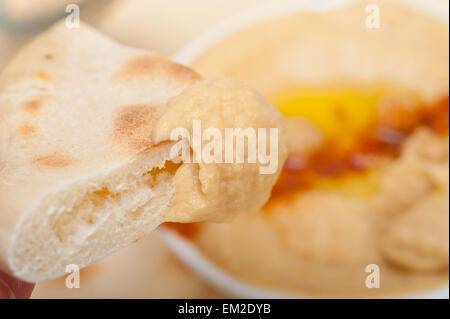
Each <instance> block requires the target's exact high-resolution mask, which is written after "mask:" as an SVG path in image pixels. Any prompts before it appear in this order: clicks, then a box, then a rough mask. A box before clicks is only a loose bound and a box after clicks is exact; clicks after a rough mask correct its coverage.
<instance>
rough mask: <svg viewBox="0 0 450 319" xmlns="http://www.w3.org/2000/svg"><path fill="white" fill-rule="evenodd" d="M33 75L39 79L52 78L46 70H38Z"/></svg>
mask: <svg viewBox="0 0 450 319" xmlns="http://www.w3.org/2000/svg"><path fill="white" fill-rule="evenodd" d="M32 75H33V77H35V78H38V79H41V80H45V81H48V80H50V79H51V78H52V77H51V76H50V74H48V73H47V72H44V71H37V72H34V73H33V74H32Z"/></svg>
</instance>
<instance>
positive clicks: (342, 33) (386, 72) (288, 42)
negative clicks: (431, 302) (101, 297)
mask: <svg viewBox="0 0 450 319" xmlns="http://www.w3.org/2000/svg"><path fill="white" fill-rule="evenodd" d="M379 5H380V14H381V28H380V29H368V28H366V27H365V24H364V21H365V18H366V16H367V13H366V11H365V6H366V3H359V4H357V5H355V6H353V7H347V8H343V9H340V10H336V11H332V12H324V13H293V14H291V15H289V16H285V17H282V18H277V19H275V20H270V21H266V22H262V23H260V24H257V25H255V26H252V27H250V28H248V29H245V30H243V31H240V32H238V33H237V34H234V35H232V36H230V37H228V38H226V39H225V40H223V41H221V42H220V43H218V44H217V45H215V46H213V47H212V48H211V49H210V50H208V51H207V52H206V53H204V54H203V55H202V56H200V57H199V58H198V59H197V60H196V61H195V62H194V63H193V67H194V68H195V69H197V70H199V72H201V73H203V74H205V75H207V76H216V75H232V76H235V77H237V78H239V79H241V80H244V81H246V82H248V83H250V84H251V85H253V86H255V87H256V88H257V89H259V90H260V91H261V92H262V93H263V94H265V95H266V96H267V97H268V98H269V99H271V101H272V102H273V103H274V104H275V105H276V106H277V107H278V108H279V109H280V110H281V112H282V113H283V114H284V115H285V117H286V122H287V126H288V132H289V138H290V141H289V142H290V150H289V156H288V159H287V161H286V164H285V166H284V169H283V172H282V174H281V176H280V179H279V180H278V183H277V185H276V186H275V188H274V190H273V192H272V198H271V200H270V201H269V203H268V204H267V205H266V206H265V207H264V208H263V209H262V211H261V212H259V213H255V214H246V215H242V216H239V217H238V218H237V219H236V220H235V221H233V222H232V223H231V224H212V223H202V224H193V225H190V226H188V227H184V228H182V229H181V231H182V232H183V233H184V234H185V235H186V236H188V237H190V238H191V239H192V241H193V242H194V243H195V244H196V245H197V246H198V247H199V248H200V250H201V251H202V252H203V253H205V254H206V255H207V256H208V257H210V258H211V259H212V260H213V261H214V262H215V263H216V264H217V265H219V266H220V267H222V268H223V269H225V270H226V271H227V272H229V273H231V274H232V275H234V276H236V277H238V278H239V279H241V280H243V281H245V282H247V283H250V284H253V285H256V286H259V287H264V288H269V289H275V290H279V291H284V292H291V293H296V294H299V295H309V296H326V297H329V296H331V297H336V296H338V297H366V296H388V295H396V294H400V293H407V292H414V291H423V290H428V289H432V288H436V287H438V286H440V285H444V284H445V283H447V282H448V264H449V206H448V199H449V198H448V197H449V177H448V176H449V140H448V84H449V83H448V78H449V74H448V66H449V65H448V63H449V62H448V60H449V54H448V50H449V48H448V47H449V44H448V25H447V24H444V23H440V22H437V21H435V20H433V19H431V18H429V17H425V16H422V15H419V14H417V13H415V12H413V11H410V10H409V9H407V8H405V7H403V6H402V5H401V4H398V3H397V4H395V3H393V2H392V1H389V2H387V1H384V2H383V1H381V2H380V3H379ZM370 264H376V265H378V266H379V268H380V276H381V278H380V288H375V289H369V288H367V287H366V285H365V282H366V278H367V276H368V275H369V273H367V272H366V267H367V265H370Z"/></svg>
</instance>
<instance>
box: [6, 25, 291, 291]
mask: <svg viewBox="0 0 450 319" xmlns="http://www.w3.org/2000/svg"><path fill="white" fill-rule="evenodd" d="M193 120H201V121H202V125H203V128H207V127H215V128H218V129H219V130H221V132H224V130H225V128H235V127H241V128H246V127H252V128H278V131H279V134H278V139H279V141H278V169H277V171H276V172H275V173H274V174H266V175H265V174H260V170H259V168H260V167H262V166H266V164H262V163H260V162H257V163H254V164H251V163H247V161H246V162H245V163H240V164H233V163H230V164H215V163H210V164H206V163H200V164H195V163H179V162H177V160H176V158H174V156H173V155H171V149H172V147H173V146H174V145H175V144H176V143H178V141H172V140H170V132H171V131H172V129H173V128H177V127H185V128H186V129H188V130H189V131H190V132H192V123H193ZM283 125H284V124H283V119H282V116H281V115H280V113H279V112H278V111H277V110H276V109H275V108H274V107H273V106H272V105H271V104H270V103H269V102H267V101H266V100H265V99H264V98H263V97H262V96H260V95H259V94H258V93H256V92H255V91H254V90H253V89H251V88H249V87H247V86H246V85H245V84H243V83H240V82H238V81H235V80H232V79H230V78H222V79H213V80H202V79H201V77H200V76H199V75H198V74H197V73H195V72H194V71H192V70H190V69H188V68H186V67H183V66H181V65H178V64H175V63H173V62H171V61H169V60H167V59H164V58H162V57H160V56H158V55H156V54H154V53H151V52H146V51H142V50H138V49H132V48H128V47H124V46H121V45H119V44H117V43H115V42H113V41H111V40H110V39H108V38H106V37H104V36H103V35H101V34H99V33H98V32H96V31H94V30H93V29H91V28H90V27H88V26H85V25H83V26H82V27H81V28H79V29H68V28H66V27H65V25H64V23H62V22H61V23H58V24H56V25H55V26H54V27H52V28H51V29H50V30H49V31H47V32H45V33H44V34H42V35H40V36H39V37H38V38H36V39H35V40H33V41H32V42H31V43H30V44H29V45H28V46H26V47H25V48H24V49H23V50H22V51H21V52H20V53H19V54H18V55H17V57H16V58H15V59H13V61H11V63H10V64H9V65H8V66H7V67H6V69H5V70H4V72H3V73H2V74H1V75H0V268H3V269H5V270H6V271H8V272H10V273H11V274H13V275H14V276H16V277H18V278H21V279H23V280H26V281H30V282H36V281H40V280H44V279H51V278H56V277H58V276H61V275H62V274H64V272H65V268H66V266H67V265H69V264H76V265H78V266H79V267H84V266H86V265H88V264H90V263H92V262H94V261H96V260H98V259H100V258H102V257H104V256H106V255H108V254H110V253H111V252H113V251H116V250H118V249H119V248H121V247H124V246H126V245H128V244H130V243H132V242H135V241H137V240H139V239H140V238H141V237H143V236H144V235H145V234H147V233H149V232H150V231H151V230H153V229H154V228H155V227H157V226H158V225H159V224H161V223H162V222H164V221H172V222H192V221H202V220H213V221H224V220H229V219H230V218H231V217H232V216H233V215H235V214H238V213H240V212H245V211H252V210H256V209H258V208H259V207H260V206H262V205H263V204H264V203H265V201H266V200H267V199H268V198H269V195H270V190H271V187H272V186H273V184H274V183H275V181H276V179H277V177H278V174H279V172H280V168H281V167H282V164H283V162H284V160H285V158H286V138H285V128H284V126H283Z"/></svg>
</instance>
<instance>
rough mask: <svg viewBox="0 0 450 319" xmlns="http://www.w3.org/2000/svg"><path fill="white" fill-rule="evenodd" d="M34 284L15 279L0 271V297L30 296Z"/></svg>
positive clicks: (23, 297)
mask: <svg viewBox="0 0 450 319" xmlns="http://www.w3.org/2000/svg"><path fill="white" fill-rule="evenodd" d="M33 288H34V284H30V283H27V282H24V281H21V280H19V279H16V278H14V277H12V276H10V275H8V274H5V273H4V272H2V271H0V299H27V298H30V296H31V292H32V291H33Z"/></svg>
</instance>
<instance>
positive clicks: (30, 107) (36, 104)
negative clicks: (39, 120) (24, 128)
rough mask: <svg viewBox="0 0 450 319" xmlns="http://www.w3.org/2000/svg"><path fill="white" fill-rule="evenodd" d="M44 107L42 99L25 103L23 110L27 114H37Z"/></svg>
mask: <svg viewBox="0 0 450 319" xmlns="http://www.w3.org/2000/svg"><path fill="white" fill-rule="evenodd" d="M43 105H44V103H43V101H42V99H32V100H28V101H25V102H23V104H22V108H23V109H24V110H25V111H27V112H30V113H32V112H36V111H37V110H39V109H40V108H41V107H42V106H43Z"/></svg>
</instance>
